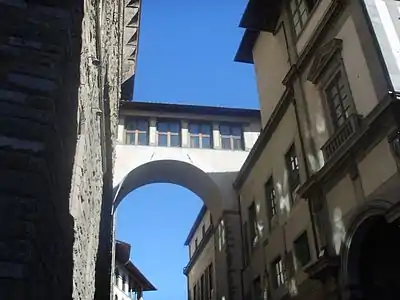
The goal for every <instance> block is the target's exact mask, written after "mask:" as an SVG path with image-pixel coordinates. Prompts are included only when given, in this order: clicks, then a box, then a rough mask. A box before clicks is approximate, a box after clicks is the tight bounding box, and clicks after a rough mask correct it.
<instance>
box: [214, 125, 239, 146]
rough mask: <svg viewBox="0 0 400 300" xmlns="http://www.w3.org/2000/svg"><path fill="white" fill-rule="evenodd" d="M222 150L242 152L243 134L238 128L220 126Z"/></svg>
mask: <svg viewBox="0 0 400 300" xmlns="http://www.w3.org/2000/svg"><path fill="white" fill-rule="evenodd" d="M219 129H220V133H221V147H222V149H230V150H243V132H242V128H241V127H240V126H229V125H221V126H220V128H219Z"/></svg>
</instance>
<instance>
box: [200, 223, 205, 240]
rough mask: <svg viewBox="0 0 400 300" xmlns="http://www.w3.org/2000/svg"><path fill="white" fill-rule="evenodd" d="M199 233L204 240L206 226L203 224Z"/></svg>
mask: <svg viewBox="0 0 400 300" xmlns="http://www.w3.org/2000/svg"><path fill="white" fill-rule="evenodd" d="M201 233H202V235H203V238H204V236H205V235H206V225H205V224H203V226H201Z"/></svg>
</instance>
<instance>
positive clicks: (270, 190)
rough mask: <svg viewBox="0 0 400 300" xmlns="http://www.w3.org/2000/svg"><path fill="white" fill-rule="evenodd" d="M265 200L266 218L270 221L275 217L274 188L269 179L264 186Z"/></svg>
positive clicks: (271, 179) (271, 180)
mask: <svg viewBox="0 0 400 300" xmlns="http://www.w3.org/2000/svg"><path fill="white" fill-rule="evenodd" d="M264 190H265V198H266V201H267V209H268V217H269V219H270V220H271V219H272V217H273V216H275V215H276V208H277V206H276V191H275V187H274V180H273V178H272V177H271V178H270V179H269V180H268V181H267V182H266V183H265V186H264Z"/></svg>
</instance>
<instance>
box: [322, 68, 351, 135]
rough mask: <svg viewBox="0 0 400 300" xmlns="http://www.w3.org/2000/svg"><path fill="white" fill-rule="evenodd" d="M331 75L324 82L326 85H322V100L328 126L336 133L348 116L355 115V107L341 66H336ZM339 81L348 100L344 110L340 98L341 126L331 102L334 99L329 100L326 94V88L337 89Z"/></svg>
mask: <svg viewBox="0 0 400 300" xmlns="http://www.w3.org/2000/svg"><path fill="white" fill-rule="evenodd" d="M332 73H333V76H332V77H331V78H330V80H329V81H326V83H325V84H324V87H323V93H324V98H325V101H326V106H327V110H328V114H329V118H328V119H329V120H330V126H331V128H332V131H333V132H336V131H337V130H338V129H339V128H340V127H341V126H343V124H345V123H346V122H347V120H348V119H349V118H350V116H351V115H352V114H354V113H355V105H354V101H353V97H352V94H351V90H350V86H349V82H348V80H347V76H346V74H345V71H344V68H343V67H342V66H337V67H336V70H335V71H334V72H332ZM340 79H341V80H342V81H343V89H344V92H345V93H346V96H347V98H348V99H347V101H348V105H349V106H348V108H347V110H345V109H344V101H343V99H342V98H340V106H341V109H342V111H341V113H342V115H341V116H342V117H344V118H343V122H342V123H341V124H339V119H340V118H338V115H337V113H336V107H335V104H334V101H333V99H334V98H330V96H329V95H328V92H327V90H328V88H329V87H331V86H332V85H333V84H335V85H336V88H338V85H339V84H340V83H339V81H340ZM339 96H341V95H340V90H339ZM346 112H347V114H348V116H347V114H346Z"/></svg>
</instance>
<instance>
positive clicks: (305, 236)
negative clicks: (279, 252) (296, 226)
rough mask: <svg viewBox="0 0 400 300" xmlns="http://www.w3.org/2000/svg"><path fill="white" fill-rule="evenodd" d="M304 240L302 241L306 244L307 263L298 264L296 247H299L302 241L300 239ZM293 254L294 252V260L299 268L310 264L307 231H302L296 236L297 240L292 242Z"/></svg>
mask: <svg viewBox="0 0 400 300" xmlns="http://www.w3.org/2000/svg"><path fill="white" fill-rule="evenodd" d="M304 238H305V240H304V241H306V244H307V252H308V260H307V262H302V263H301V264H300V260H299V258H298V250H299V249H298V246H299V243H298V242H299V241H302V239H304ZM293 250H294V251H293V252H294V256H295V259H296V265H297V266H298V267H299V268H304V267H305V266H306V265H307V264H308V263H310V262H311V249H310V239H309V237H308V231H307V229H306V230H304V231H303V232H302V233H301V234H299V235H298V236H297V238H296V239H295V240H294V241H293Z"/></svg>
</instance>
